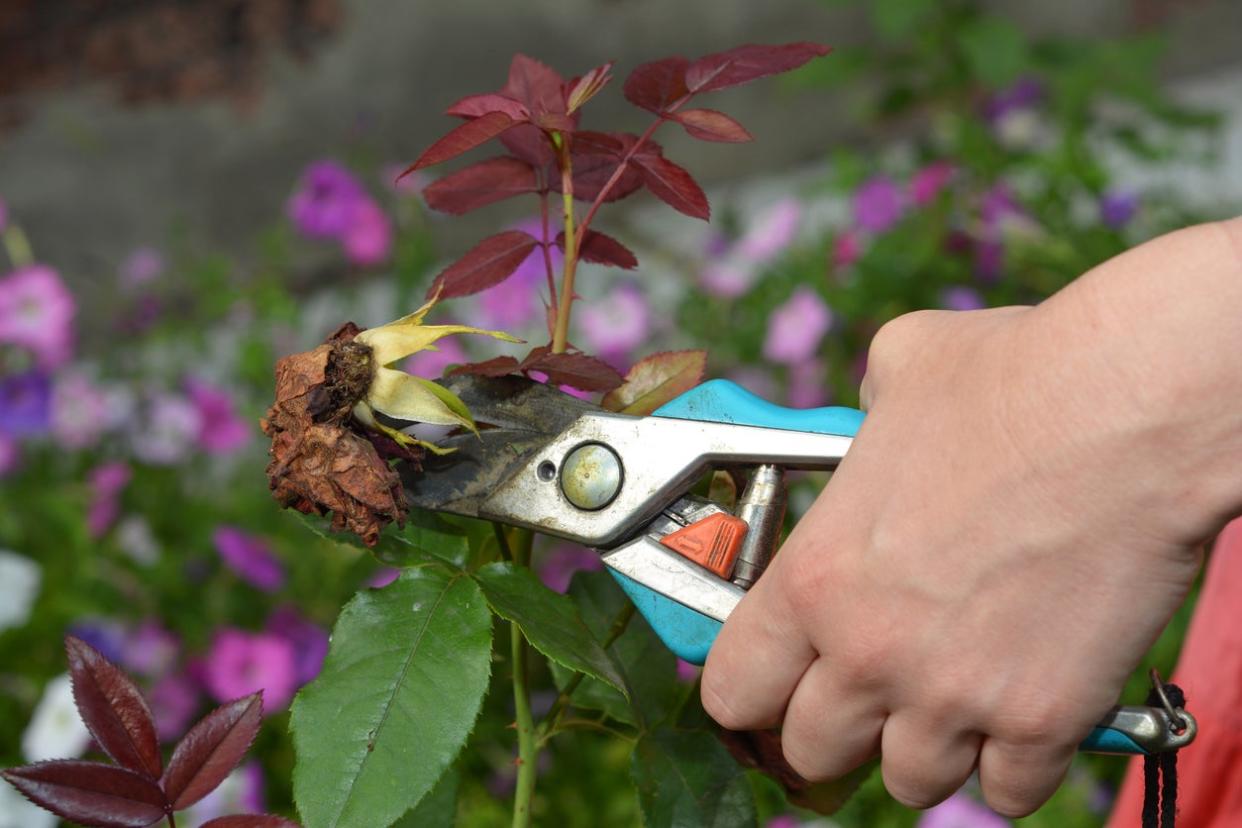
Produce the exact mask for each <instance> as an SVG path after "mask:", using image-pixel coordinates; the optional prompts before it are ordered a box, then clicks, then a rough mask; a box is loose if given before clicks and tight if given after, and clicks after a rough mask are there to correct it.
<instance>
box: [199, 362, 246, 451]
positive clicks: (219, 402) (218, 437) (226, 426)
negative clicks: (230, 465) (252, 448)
mask: <svg viewBox="0 0 1242 828" xmlns="http://www.w3.org/2000/svg"><path fill="white" fill-rule="evenodd" d="M185 385H186V392H187V394H188V395H189V397H190V401H191V402H192V403H193V404H194V407H195V408H196V409H198V417H199V428H198V446H199V448H201V449H202V450H203V451H205V452H207V453H208V454H229V453H231V452H234V451H236V450H237V449H239V448H241V447H242V446H244V445H246V443H247V442H249V441H250V434H251V431H250V423H249V422H247V421H246V420H243V419H242V418H241V417H240V416H239V415H238V413H237V406H236V404H235V403H234V402H233V398H232V396H231V395H230V394H229V393H228V392H227V391H225V390H224V389H223V388H218V387H216V386H214V385H209V384H208V383H206V382H203V381H202V380H197V379H193V378H191V379H188V380H186V384H185Z"/></svg>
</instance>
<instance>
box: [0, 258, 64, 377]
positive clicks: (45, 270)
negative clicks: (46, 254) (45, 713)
mask: <svg viewBox="0 0 1242 828" xmlns="http://www.w3.org/2000/svg"><path fill="white" fill-rule="evenodd" d="M75 311H76V306H75V304H74V301H73V294H71V293H70V292H69V289H68V288H66V287H65V283H64V282H62V281H61V279H60V275H59V274H57V272H56V271H55V270H53V269H52V268H50V267H48V266H47V265H37V264H36V265H29V266H27V267H22V268H18V269H17V270H15V271H13V272H12V273H10V274H9V275H8V276H6V277H4V278H3V279H0V342H8V343H11V344H13V345H19V346H21V347H23V348H27V349H29V350H30V351H31V352H33V353H34V355H35V358H36V359H37V360H38V361H39V365H41V366H42V367H43V368H45V369H49V370H50V369H52V368H56V367H58V366H60V365H62V364H64V363H65V362H68V361H69V358H70V356H71V355H72V353H73V315H74V313H75Z"/></svg>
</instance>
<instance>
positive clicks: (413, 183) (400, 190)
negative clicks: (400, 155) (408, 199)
mask: <svg viewBox="0 0 1242 828" xmlns="http://www.w3.org/2000/svg"><path fill="white" fill-rule="evenodd" d="M407 166H408V165H406V164H387V165H385V167H384V170H383V172H382V173H380V174H381V175H382V176H383V183H384V185H385V186H387V187H388V188H390V189H391V190H392V191H393V192H394V193H396V194H397V195H400V196H416V195H418V194H419V193H421V192H422V191H423V188H424V187H426V186H427V185H428V184H430V183H431V177H430V176H428V175H427V173H425V172H423V171H422V170H415V171H414V172H412V173H410V174H409V175H406V176H402V175H401V173H402V172H404V171H405V168H406V167H407Z"/></svg>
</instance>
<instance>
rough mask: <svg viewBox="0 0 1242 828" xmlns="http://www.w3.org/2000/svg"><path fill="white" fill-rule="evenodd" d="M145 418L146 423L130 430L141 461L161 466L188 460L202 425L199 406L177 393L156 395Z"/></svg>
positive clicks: (131, 440) (133, 444) (135, 449)
mask: <svg viewBox="0 0 1242 828" xmlns="http://www.w3.org/2000/svg"><path fill="white" fill-rule="evenodd" d="M144 419H145V422H144V423H143V424H142V425H141V426H140V427H138V428H136V429H135V430H134V431H133V432H132V433H131V435H130V442H131V445H132V446H133V450H134V455H135V456H136V457H137V458H138V459H139V460H142V461H143V462H146V463H151V464H152V465H158V466H169V465H173V464H176V463H179V462H181V461H182V460H184V459H186V457H187V456H189V454H190V451H191V449H193V448H194V444H195V443H196V442H197V441H198V436H199V434H200V432H201V431H202V428H203V418H202V414H201V413H200V412H199V409H198V407H197V406H196V405H194V403H193V402H192V401H191V400H189V399H188V398H186V397H183V396H180V395H176V394H157V395H155V396H154V397H153V398H152V399H151V401H150V403H149V404H148V406H147V411H146V417H145V418H144Z"/></svg>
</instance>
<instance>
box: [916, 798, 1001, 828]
mask: <svg viewBox="0 0 1242 828" xmlns="http://www.w3.org/2000/svg"><path fill="white" fill-rule="evenodd" d="M1008 825H1009V820H1007V819H1005V818H1003V817H1001V816H999V815H998V814H997V813H996V812H995V811H992V810H991V809H990V808H988V807H986V806H984V805H980V804H979V803H978V802H975V801H974V800H973V799H971V798H970V797H968V796H967V795H966V794H964V793H961V792H960V791H959V792H958V793H955V794H953V796H951V797H949V798H948V799H946V800H945V801H944V802H941V803H940V804H939V805H937V806H936V807H935V808H931V809H930V810H927V811H924V812H923V816H922V817H921V818H920V819H919V823H918V828H1007V826H1008Z"/></svg>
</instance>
